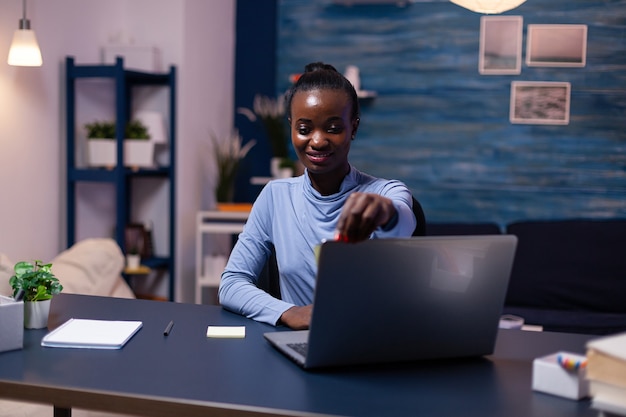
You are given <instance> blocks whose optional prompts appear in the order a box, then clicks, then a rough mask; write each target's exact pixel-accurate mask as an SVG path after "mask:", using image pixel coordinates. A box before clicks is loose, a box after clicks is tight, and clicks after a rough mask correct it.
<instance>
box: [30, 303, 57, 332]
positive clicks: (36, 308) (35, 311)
mask: <svg viewBox="0 0 626 417" xmlns="http://www.w3.org/2000/svg"><path fill="white" fill-rule="evenodd" d="M50 301H52V300H43V301H24V327H25V328H27V329H43V328H44V327H47V326H48V315H49V313H50Z"/></svg>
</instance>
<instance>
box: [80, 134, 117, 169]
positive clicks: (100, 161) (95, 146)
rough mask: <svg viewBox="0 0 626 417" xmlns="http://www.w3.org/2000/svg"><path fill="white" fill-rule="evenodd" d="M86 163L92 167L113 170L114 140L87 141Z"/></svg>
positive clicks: (114, 159)
mask: <svg viewBox="0 0 626 417" xmlns="http://www.w3.org/2000/svg"><path fill="white" fill-rule="evenodd" d="M87 161H88V163H89V166H92V167H105V168H113V167H114V166H115V164H116V161H117V156H116V155H115V139H87Z"/></svg>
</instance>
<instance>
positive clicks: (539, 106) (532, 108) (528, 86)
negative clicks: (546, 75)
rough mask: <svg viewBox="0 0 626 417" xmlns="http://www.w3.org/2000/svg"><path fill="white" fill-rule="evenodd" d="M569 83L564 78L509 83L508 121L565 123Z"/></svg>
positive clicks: (546, 123) (540, 123)
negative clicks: (562, 80)
mask: <svg viewBox="0 0 626 417" xmlns="http://www.w3.org/2000/svg"><path fill="white" fill-rule="evenodd" d="M570 91H571V85H570V83H566V82H529V81H513V82H512V83H511V106H510V107H511V108H510V113H509V119H510V120H511V123H523V124H536V125H566V124H568V123H569V109H570Z"/></svg>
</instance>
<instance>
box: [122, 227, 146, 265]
mask: <svg viewBox="0 0 626 417" xmlns="http://www.w3.org/2000/svg"><path fill="white" fill-rule="evenodd" d="M124 243H125V248H124V249H125V253H126V254H137V255H140V256H141V258H142V259H146V258H149V257H151V256H152V236H151V233H150V231H149V230H147V229H146V227H145V226H144V225H143V224H141V223H130V224H128V225H126V228H125V229H124Z"/></svg>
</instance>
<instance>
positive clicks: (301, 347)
mask: <svg viewBox="0 0 626 417" xmlns="http://www.w3.org/2000/svg"><path fill="white" fill-rule="evenodd" d="M287 346H289V347H290V348H292V349H293V350H295V351H296V352H298V353H299V354H301V355H302V356H305V357H306V351H307V350H308V348H309V344H308V343H288V344H287Z"/></svg>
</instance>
